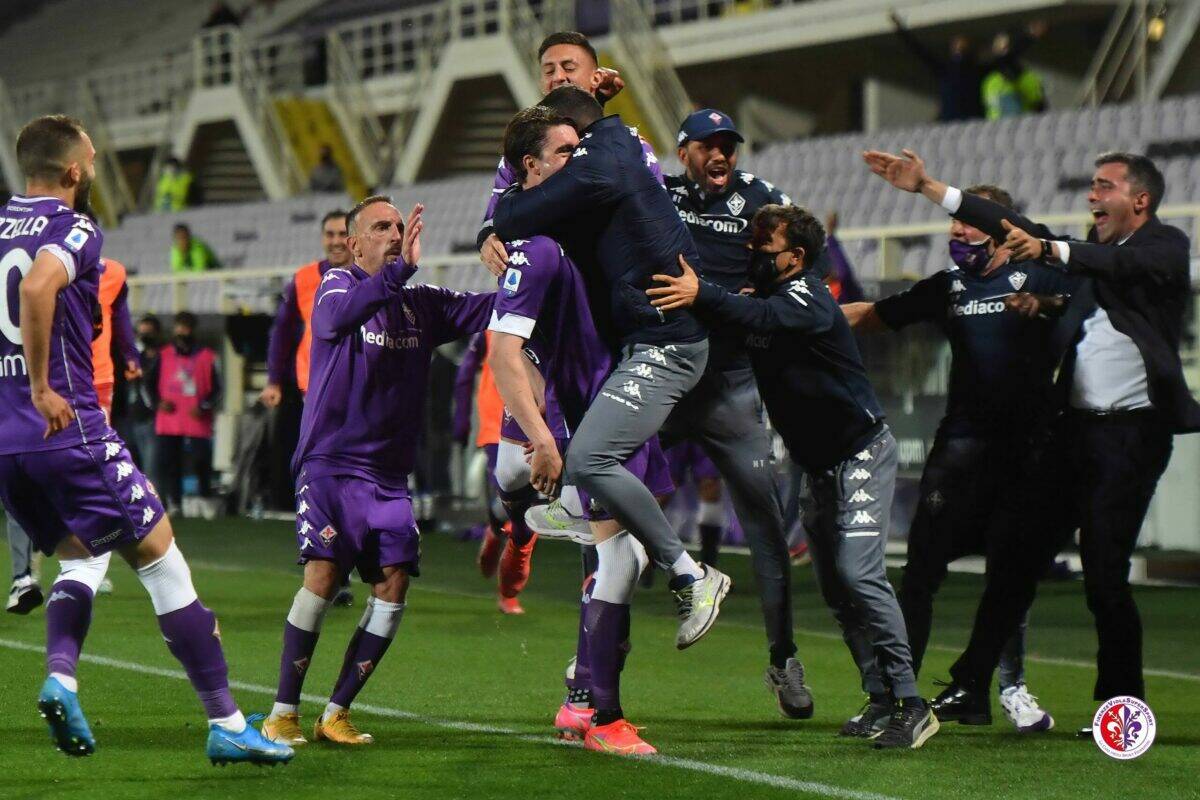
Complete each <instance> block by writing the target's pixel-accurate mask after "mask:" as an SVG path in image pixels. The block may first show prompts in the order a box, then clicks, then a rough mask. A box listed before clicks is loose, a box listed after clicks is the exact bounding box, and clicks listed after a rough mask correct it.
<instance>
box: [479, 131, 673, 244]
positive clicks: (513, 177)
mask: <svg viewBox="0 0 1200 800" xmlns="http://www.w3.org/2000/svg"><path fill="white" fill-rule="evenodd" d="M629 130H630V131H632V132H633V134H634V135H635V136H637V128H630V129H629ZM638 139H640V140H641V142H642V152H643V153H645V154H646V169H648V170H650V172H651V174H653V175H654V177H655V178H657V179H658V182H659V183H661V184H663V185H664V186H665V185H666V182H665V180H664V179H663V172H662V166H661V165H659V163H658V156H656V155H654V148H653V147H651V146H650V143H649V142H647V141H646V140H645V139H644V138H642V137H641V136H638ZM516 182H517V173H515V172H513V168H512V167H510V166H509V165H508V162H507V161H506V160H505V159H504V157H503V156H501V157H500V163H499V164H498V165H497V166H496V178H495V180H494V181H492V196H491V199H489V200H488V204H487V211H486V212H485V213H484V215H483V220H484V223H483V224H484V225H490V224H491V221H492V217H493V216H495V214H496V203H498V202H499V201H500V195H502V194H504V190H505V189H507V188H508V187H510V186H512V185H513V184H514V183H516Z"/></svg>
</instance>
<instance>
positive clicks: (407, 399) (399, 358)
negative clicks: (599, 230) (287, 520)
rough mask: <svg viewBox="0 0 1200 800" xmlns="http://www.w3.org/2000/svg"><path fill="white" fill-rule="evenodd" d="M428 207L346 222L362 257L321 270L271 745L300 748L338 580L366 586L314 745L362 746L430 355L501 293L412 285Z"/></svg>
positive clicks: (487, 310) (376, 211)
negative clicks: (293, 582) (293, 581)
mask: <svg viewBox="0 0 1200 800" xmlns="http://www.w3.org/2000/svg"><path fill="white" fill-rule="evenodd" d="M421 211H422V206H420V205H417V206H415V207H414V208H413V210H412V213H411V214H410V215H409V217H408V221H407V224H405V222H404V220H403V219H402V218H401V216H400V212H399V211H397V210H396V208H395V206H393V205H392V202H391V199H390V198H388V197H384V196H382V195H375V196H372V197H368V198H366V199H364V200H363V201H361V202H360V203H359V204H358V205H357V206H355V207H354V208H353V209H352V210H351V211H350V213H349V215H347V219H346V222H347V230H348V232H349V236H350V238H349V244H350V251H351V253H353V255H354V263H353V264H351V265H349V266H348V267H344V268H334V269H331V270H329V271H328V272H326V273H325V277H324V279H322V281H321V285H320V287H319V288H318V289H317V296H316V303H315V306H314V309H313V316H312V332H313V342H312V355H311V360H312V364H311V380H310V382H309V390H308V396H307V397H306V398H305V403H304V415H303V417H302V419H301V423H300V440H299V443H298V444H297V446H296V455H295V457H294V458H293V460H292V471H293V473H294V474H295V478H296V540H297V543H298V545H299V548H300V563H301V564H303V565H304V585H303V586H302V587H301V588H300V590H299V591H298V592H297V593H296V597H295V599H294V600H293V602H292V608H291V611H290V612H289V613H288V616H287V622H286V624H285V625H284V630H283V653H282V656H281V657H280V663H279V691H278V693H277V694H276V696H275V706H274V708H273V709H272V711H271V715H270V716H269V717H268V718H267V720H266V721H265V722H264V723H263V733H264V734H265V735H266V736H267V738H269V739H272V740H274V741H279V742H287V743H289V744H303V743H304V742H305V738H304V735H303V734H302V733H301V731H300V717H299V703H300V690H301V687H302V686H303V683H304V676H305V674H306V673H307V671H308V666H309V663H310V661H311V659H312V655H313V651H314V650H315V649H316V645H317V638H318V636H319V635H320V633H321V623H322V621H323V620H324V617H325V613H326V612H327V611H328V610H329V607H330V605H331V604H332V602H333V597H334V595H335V594H336V592H337V589H338V585H339V583H340V582H341V578H342V575H343V574H345V573H347V572H349V571H351V570H353V569H357V570H358V574H359V576H360V577H361V578H362V580H363V581H364V582H365V583H368V584H370V585H371V594H372V596H371V597H369V598H368V599H367V603H366V610H365V611H364V612H363V616H362V619H361V621H360V622H359V624H358V629H357V630H356V631H355V633H354V636H353V637H352V638H351V639H350V643H349V645H347V647H346V655H345V659H344V661H343V664H342V670H341V674H340V675H339V676H338V679H337V683H336V685H335V686H334V689H333V694H332V696H331V697H330V700H329V704H328V705H327V706H326V707H325V710H324V712H323V713H322V714H321V716H320V717H319V718H318V719H317V722H316V725H315V727H314V729H313V736H314V738H316V739H318V740H321V739H327V740H329V741H332V742H336V743H338V744H350V745H358V744H368V743H370V742H371V741H372V737H371V735H370V734H367V733H362V732H360V731H359V730H358V729H357V728H355V727H354V724H353V723H352V722H351V721H350V711H349V708H350V704H351V702H352V701H353V700H354V698H355V696H356V695H357V694H358V692H359V691H360V690H361V689H362V687H363V685H364V684H365V683H366V681H367V679H368V678H369V677H370V676H371V674H372V672H374V670H375V669H376V668H378V666H379V661H380V660H381V659H382V658H383V656H384V654H385V653H386V652H387V649H388V646H389V645H390V644H391V643H392V639H393V638H395V636H396V631H397V629H398V628H399V627H400V619H401V617H402V616H403V614H404V605H405V596H406V595H407V592H408V584H409V579H410V578H412V577H415V576H416V575H418V574H419V572H418V561H419V558H420V533H419V531H418V530H417V525H416V521H415V520H414V518H413V510H412V501H411V500H410V499H409V496H408V476H409V473H411V472H412V469H413V461H414V458H415V449H416V441H417V438H418V433H419V430H418V427H419V426H420V424H421V420H422V419H423V416H422V406H423V405H424V403H425V389H426V384H427V380H428V377H429V360H430V357H431V354H432V352H433V348H435V347H437V346H438V345H440V344H443V343H445V342H448V341H452V340H454V339H458V338H459V337H462V336H466V335H467V334H470V333H474V332H476V331H480V330H483V328H484V327H485V326H486V325H487V322H488V318H489V317H490V315H491V311H492V301H493V300H494V298H495V295H493V294H484V295H480V294H460V293H458V292H452V291H449V290H446V289H440V288H437V287H435V286H414V287H405V285H404V284H405V282H406V281H407V280H408V278H409V277H411V276H412V275H413V274H414V273H415V271H416V264H417V262H418V261H419V260H420V255H421V252H420V250H421V249H420V234H421V227H422V224H423V223H422V220H421Z"/></svg>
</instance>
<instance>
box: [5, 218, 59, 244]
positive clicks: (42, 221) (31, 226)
mask: <svg viewBox="0 0 1200 800" xmlns="http://www.w3.org/2000/svg"><path fill="white" fill-rule="evenodd" d="M49 224H50V218H49V217H24V218H20V217H18V218H16V219H12V218H10V217H0V239H15V238H16V237H18V236H37V235H38V234H39V233H41V232H42V231H44V230H45V229H46V226H47V225H49Z"/></svg>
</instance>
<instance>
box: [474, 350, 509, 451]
mask: <svg viewBox="0 0 1200 800" xmlns="http://www.w3.org/2000/svg"><path fill="white" fill-rule="evenodd" d="M483 335H484V338H485V339H486V340H487V349H488V351H489V352H490V351H491V349H492V332H491V331H484V333H483ZM475 411H476V412H477V413H478V414H479V431H478V432H477V433H476V434H475V446H476V447H485V446H487V445H489V444H499V443H500V421H501V419H502V418H503V417H504V401H503V400H502V399H501V398H500V390H499V389H497V388H496V378H495V377H494V376H493V375H492V368H491V366H489V365H488V362H487V358H486V357H485V358H484V359H483V368H482V369H481V370H480V371H479V388H478V389H476V390H475Z"/></svg>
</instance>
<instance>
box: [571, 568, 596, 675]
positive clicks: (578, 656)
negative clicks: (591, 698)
mask: <svg viewBox="0 0 1200 800" xmlns="http://www.w3.org/2000/svg"><path fill="white" fill-rule="evenodd" d="M595 585H596V578H595V577H594V576H591V575H589V576H588V579H587V581H585V582H584V584H583V598H582V599H581V601H580V603H579V638H578V639H577V640H576V643H575V677H574V678H568V679H567V688H568V689H586V690H591V688H592V664H591V661H590V660H589V657H588V637H587V628H586V623H587V607H588V599H589V598H590V597H591V595H592V587H593V586H595Z"/></svg>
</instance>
